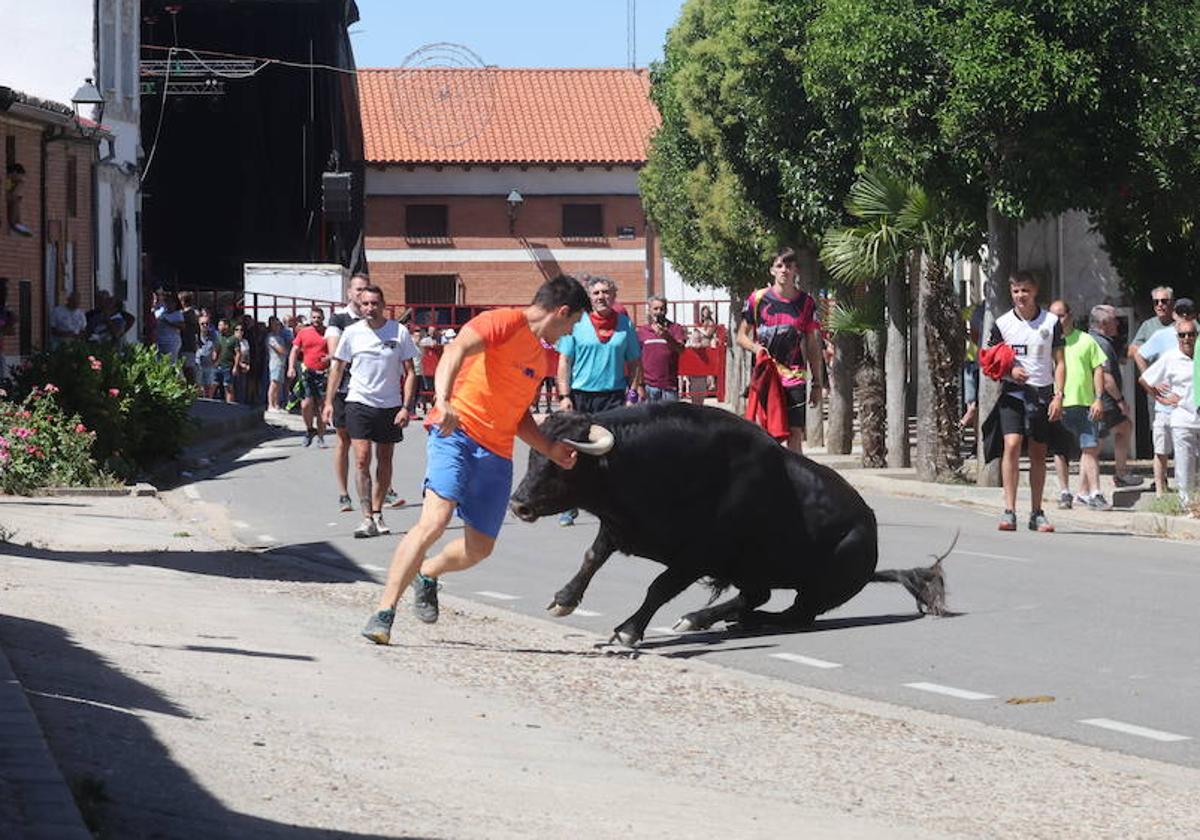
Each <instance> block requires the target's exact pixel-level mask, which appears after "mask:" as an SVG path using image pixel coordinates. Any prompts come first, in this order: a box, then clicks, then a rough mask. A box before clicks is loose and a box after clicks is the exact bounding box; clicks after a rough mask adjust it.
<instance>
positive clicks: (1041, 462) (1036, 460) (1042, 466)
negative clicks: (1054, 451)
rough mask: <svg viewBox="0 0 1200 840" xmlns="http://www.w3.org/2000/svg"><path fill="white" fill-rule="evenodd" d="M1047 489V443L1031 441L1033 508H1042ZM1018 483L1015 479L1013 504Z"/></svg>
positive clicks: (1030, 480)
mask: <svg viewBox="0 0 1200 840" xmlns="http://www.w3.org/2000/svg"><path fill="white" fill-rule="evenodd" d="M1045 489H1046V444H1044V443H1038V442H1037V441H1036V440H1033V439H1032V438H1031V439H1030V441H1029V494H1030V497H1031V498H1030V502H1031V503H1032V505H1033V508H1032V509H1033V510H1041V509H1042V492H1043V491H1044V490H1045ZM1016 491H1017V484H1016V478H1015V476H1014V480H1013V504H1014V505H1015V504H1016V502H1017V492H1016Z"/></svg>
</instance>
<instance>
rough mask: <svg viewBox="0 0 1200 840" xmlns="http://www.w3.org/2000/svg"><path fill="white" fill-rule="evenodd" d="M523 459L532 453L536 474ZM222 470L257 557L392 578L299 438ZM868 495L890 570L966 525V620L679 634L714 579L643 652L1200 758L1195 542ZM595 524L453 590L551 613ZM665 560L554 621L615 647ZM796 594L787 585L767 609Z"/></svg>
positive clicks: (885, 597)
mask: <svg viewBox="0 0 1200 840" xmlns="http://www.w3.org/2000/svg"><path fill="white" fill-rule="evenodd" d="M410 436H411V438H412V440H411V441H410V442H409V443H406V444H403V445H402V446H401V447H400V449H399V450H398V452H397V466H398V469H397V478H396V480H395V482H394V485H395V487H396V488H397V490H398V491H399V492H400V495H402V496H407V497H408V498H409V499H411V500H414V501H415V500H416V499H417V498H418V495H419V481H420V477H421V472H422V468H423V463H424V452H423V449H424V447H423V440H424V433H423V432H422V431H420V430H417V431H415V432H413V433H411V435H410ZM524 457H525V456H524V454H523V453H520V454H519V455H518V459H517V460H518V471H521V467H522V465H523V462H524ZM220 469H221V470H223V471H221V472H219V474H216V475H214V476H211V477H207V478H205V479H204V480H201V481H198V482H197V483H196V484H194V485H191V486H189V487H188V488H185V490H186V493H187V496H188V497H192V498H196V497H199V498H202V499H203V500H205V501H210V502H222V503H224V504H226V505H227V506H228V507H229V509H230V515H231V517H232V519H233V520H234V523H235V532H236V533H237V534H238V536H239V537H240V538H241V540H242V541H243V542H244V543H246V544H247V545H253V546H262V547H267V546H269V547H273V550H275V551H279V552H284V553H287V554H291V555H294V556H299V557H303V558H305V559H307V560H309V561H312V562H317V563H322V564H327V565H332V566H340V567H343V568H345V569H347V570H349V571H351V572H352V573H358V574H362V575H364V576H369V577H376V578H378V577H381V576H382V574H383V572H384V571H385V570H386V567H387V563H388V561H389V559H390V556H391V551H392V549H393V548H394V546H395V543H396V540H397V537H396V536H395V535H393V536H390V537H382V538H378V539H372V540H354V539H352V538H351V537H350V532H351V530H352V529H353V527H354V525H355V524H357V515H356V514H343V513H338V512H336V508H335V506H334V505H333V500H334V498H335V496H336V491H334V490H333V479H332V472H331V466H330V456H329V453H328V452H325V451H321V450H318V449H316V448H315V447H313V448H311V449H304V448H303V447H301V445H300V440H299V439H298V438H297V437H295V436H294V435H284V436H282V437H280V438H279V439H276V440H273V441H268V442H267V443H265V444H263V445H261V446H259V447H257V448H255V449H254V450H252V451H251V452H248V453H246V454H245V455H244V456H242V458H241V459H240V460H239V461H237V462H235V463H233V464H228V465H222V467H221V468H220ZM868 501H869V502H870V504H871V505H872V506H873V507H874V508H875V511H876V514H877V516H878V519H879V522H880V525H881V554H882V557H881V561H880V567H881V568H889V567H905V566H913V565H925V564H926V563H927V562H929V561H928V557H929V555H931V554H933V553H935V552H940V551H943V550H944V549H945V547H946V546H947V545H948V544H949V542H950V540H951V538H952V537H953V534H954V532H955V530H956V529H961V537H960V539H959V542H958V545H957V548H956V550H955V552H954V554H953V555H951V557H950V558H949V559H948V560H947V572H948V590H949V602H950V606H951V608H952V609H954V610H955V611H956V612H957V613H959V614H958V615H956V616H954V617H951V618H943V619H933V618H919V617H918V616H917V615H916V613H915V611H914V608H913V602H912V599H911V598H909V596H908V595H907V594H905V593H904V592H903V590H902V589H901V588H900V587H898V586H894V585H883V584H874V585H872V586H870V587H868V588H867V589H866V590H865V591H864V592H863V593H862V594H860V595H859V596H858V597H856V598H855V599H853V600H852V601H851V602H850V603H849V604H847V605H845V606H843V607H842V608H840V609H838V610H836V611H834V612H832V613H829V614H827V615H825V616H823V617H822V618H821V619H820V620H819V621H818V622H817V626H816V627H815V628H814V629H813V630H810V631H808V632H801V633H790V634H770V635H749V634H746V635H740V634H736V633H728V632H705V633H697V634H686V635H682V636H681V635H676V634H673V633H670V632H669V631H668V630H667V629H666V628H668V627H669V626H670V625H671V624H673V623H674V621H675V619H676V618H677V617H678V616H679V615H681V614H682V613H684V612H686V611H688V610H690V609H694V608H695V607H697V606H700V605H702V604H703V603H704V602H705V601H706V600H707V590H704V589H701V588H699V587H697V588H694V589H693V590H689V591H688V592H686V593H684V595H682V596H680V598H678V599H677V600H676V601H675V602H673V603H672V604H670V605H668V606H667V607H666V608H664V609H663V611H662V612H660V614H659V615H658V616H657V618H656V620H655V621H654V622H653V624H652V627H654V628H656V629H655V630H653V631H652V632H651V633H650V634H648V636H647V639H646V642H645V643H644V649H645V650H646V651H647V652H648V653H654V654H659V655H663V656H670V657H680V658H686V657H703V658H704V660H705V661H708V662H713V663H717V664H721V665H725V666H729V667H733V668H738V669H743V670H746V671H750V672H754V673H760V674H768V675H771V676H774V677H780V678H783V679H788V680H793V681H795V682H798V683H802V684H805V685H810V686H815V687H819V688H824V689H828V690H831V691H837V692H843V693H848V694H853V695H858V696H862V697H869V698H874V699H880V700H886V701H888V702H892V703H898V704H901V705H906V706H911V707H917V708H921V709H927V710H931V711H936V712H943V713H946V714H952V715H957V716H962V717H968V718H973V719H976V720H981V721H985V722H988V723H993V724H997V725H1000V726H1004V727H1008V728H1013V729H1018V730H1025V731H1029V732H1036V733H1040V734H1044V735H1049V736H1052V737H1057V738H1065V739H1069V740H1072V741H1077V742H1080V743H1085V744H1091V745H1095V746H1099V747H1103V748H1107V749H1112V750H1118V751H1122V752H1126V753H1131V754H1136V755H1141V756H1145V757H1151V758H1156V759H1159V760H1162V761H1167V762H1172V763H1177V764H1182V765H1188V766H1193V767H1198V766H1200V712H1198V711H1197V710H1198V709H1200V667H1198V666H1200V633H1198V632H1197V631H1196V628H1195V626H1194V623H1195V618H1194V606H1195V605H1196V604H1198V603H1200V552H1198V551H1197V549H1196V547H1195V545H1194V544H1192V545H1189V544H1186V543H1178V542H1170V541H1166V540H1157V539H1150V538H1143V537H1134V536H1130V535H1127V534H1123V533H1103V532H1099V533H1096V532H1091V533H1087V532H1081V531H1078V530H1075V531H1072V530H1070V529H1067V528H1064V529H1061V530H1060V532H1059V533H1057V534H1055V535H1040V534H1033V533H1029V532H1017V533H1014V534H1002V533H998V532H997V531H996V530H995V519H994V517H993V516H992V515H990V514H988V515H985V514H983V513H980V512H978V511H976V510H973V509H971V508H967V507H958V506H953V505H944V504H938V503H935V502H927V501H917V500H911V499H899V498H890V497H885V496H870V497H868ZM416 513H417V507H416V505H415V504H414V505H411V506H409V507H408V508H405V509H402V510H397V511H391V512H389V513H388V514H387V518H388V521H389V523H390V524H391V526H392V528H393V531H394V532H395V533H399V532H401V531H402V530H403V528H405V527H406V526H407V525H408V524H410V523H411V522H412V521H414V519H415V516H416ZM695 527H697V528H703V527H705V526H704V523H701V522H698V523H696V526H695ZM595 531H596V523H595V520H593V519H590V518H589V517H588V516H587V515H586V514H585V515H584V516H582V517H581V518H580V520H579V522H578V524H577V525H576V526H575V527H574V528H560V527H558V526H557V525H556V523H555V522H554V521H553V520H543V521H541V522H538V523H536V524H533V525H527V524H524V523H520V522H517V521H515V520H513V521H511V522H510V523H508V524H506V526H505V531H504V533H503V534H502V537H501V540H500V542H499V544H498V546H497V551H496V554H495V555H494V556H493V558H491V559H489V560H488V561H486V562H485V563H483V564H481V566H479V567H477V568H476V569H473V570H471V571H470V572H468V573H464V574H461V575H456V576H449V577H447V578H446V580H445V581H444V586H445V591H446V592H448V593H452V594H454V595H457V596H460V597H465V598H470V599H475V600H479V601H484V602H487V603H491V604H493V605H500V606H503V607H506V608H509V609H512V610H515V611H518V612H521V613H525V614H529V615H545V613H544V612H543V610H544V607H545V605H546V603H548V602H549V600H550V596H551V595H552V593H553V592H554V591H555V590H557V589H558V587H559V586H561V585H562V584H563V583H564V582H565V581H566V580H567V579H568V578H569V577H570V575H571V574H572V573H573V572H574V570H575V568H576V566H577V564H578V562H579V559H580V558H581V556H582V553H583V551H584V550H585V549H586V547H587V545H588V544H589V543H590V540H591V539H592V538H593V537H594V535H595ZM659 568H660V567H657V566H656V565H655V564H653V563H650V562H649V561H646V560H642V559H640V558H625V557H621V556H616V557H614V558H613V559H612V560H611V561H610V562H609V564H608V566H607V567H606V568H605V569H604V570H603V571H602V572H601V574H600V575H599V576H598V577H597V578H596V580H595V581H594V583H593V585H592V588H591V589H590V590H589V592H588V595H587V598H586V600H585V602H584V604H583V608H582V609H580V610H578V611H577V612H576V613H575V614H574V615H572V616H570V617H569V618H566V619H554V620H556V621H561V622H565V623H567V624H569V625H571V626H574V627H578V628H580V629H581V630H584V631H587V632H588V633H594V634H596V635H597V636H605V637H606V636H607V635H608V633H609V632H610V630H611V628H612V627H613V626H615V625H616V624H618V623H619V622H620V621H621V620H622V619H624V618H625V617H626V616H627V615H628V614H629V613H631V612H632V611H633V610H634V609H635V608H636V606H637V604H638V603H639V602H640V599H641V596H642V594H643V593H644V588H645V586H646V585H647V584H648V583H649V581H650V580H651V579H652V578H653V577H654V575H655V574H656V571H657V569H659ZM790 602H791V598H790V597H789V596H787V595H785V594H784V593H779V594H777V596H776V598H775V599H773V601H772V603H771V604H770V605H768V608H770V609H775V608H783V607H785V606H787V605H788V604H790ZM548 620H550V619H548ZM398 627H399V628H402V627H403V624H402V623H401V624H398ZM348 631H355V632H356V631H357V628H348ZM401 632H402V630H401ZM1016 701H1025V702H1016Z"/></svg>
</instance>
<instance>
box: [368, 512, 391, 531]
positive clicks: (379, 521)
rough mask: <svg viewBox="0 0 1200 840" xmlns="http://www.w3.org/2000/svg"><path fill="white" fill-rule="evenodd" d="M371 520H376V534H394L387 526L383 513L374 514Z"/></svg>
mask: <svg viewBox="0 0 1200 840" xmlns="http://www.w3.org/2000/svg"><path fill="white" fill-rule="evenodd" d="M371 519H372V520H374V522H375V532H376V533H377V534H390V533H392V529H391V528H389V527H388V526H387V523H386V522H384V521H383V513H382V512H381V513H372V514H371Z"/></svg>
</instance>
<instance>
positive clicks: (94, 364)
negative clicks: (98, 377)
mask: <svg viewBox="0 0 1200 840" xmlns="http://www.w3.org/2000/svg"><path fill="white" fill-rule="evenodd" d="M88 361H89V362H91V363H92V370H100V369H101V368H103V367H104V363H103V362H101V361H100V360H99V359H97V358H96V357H95V356H88Z"/></svg>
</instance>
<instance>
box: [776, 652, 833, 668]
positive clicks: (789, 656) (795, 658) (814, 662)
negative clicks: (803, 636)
mask: <svg viewBox="0 0 1200 840" xmlns="http://www.w3.org/2000/svg"><path fill="white" fill-rule="evenodd" d="M767 655H768V656H770V657H771V658H772V659H782V660H783V661H784V662H795V663H796V664H797V665H807V666H808V667H810V668H841V667H842V663H840V662H828V661H826V660H824V659H813V658H812V657H811V656H801V655H800V654H798V653H769V654H767Z"/></svg>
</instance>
